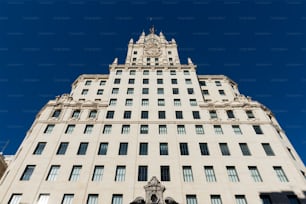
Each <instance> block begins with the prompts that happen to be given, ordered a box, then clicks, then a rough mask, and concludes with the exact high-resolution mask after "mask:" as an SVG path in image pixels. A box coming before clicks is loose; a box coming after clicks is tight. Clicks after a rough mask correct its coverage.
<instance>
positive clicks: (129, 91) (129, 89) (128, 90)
mask: <svg viewBox="0 0 306 204" xmlns="http://www.w3.org/2000/svg"><path fill="white" fill-rule="evenodd" d="M126 93H127V94H128V95H131V94H134V89H133V88H128V89H127V91H126Z"/></svg>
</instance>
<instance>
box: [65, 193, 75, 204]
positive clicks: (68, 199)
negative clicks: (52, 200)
mask: <svg viewBox="0 0 306 204" xmlns="http://www.w3.org/2000/svg"><path fill="white" fill-rule="evenodd" d="M73 197H74V195H73V194H64V196H63V200H62V204H72V202H73Z"/></svg>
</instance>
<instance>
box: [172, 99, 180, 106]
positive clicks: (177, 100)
mask: <svg viewBox="0 0 306 204" xmlns="http://www.w3.org/2000/svg"><path fill="white" fill-rule="evenodd" d="M173 105H174V106H181V105H182V104H181V99H178V98H175V99H173Z"/></svg>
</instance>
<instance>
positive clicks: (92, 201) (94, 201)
mask: <svg viewBox="0 0 306 204" xmlns="http://www.w3.org/2000/svg"><path fill="white" fill-rule="evenodd" d="M98 198H99V196H98V194H89V195H88V197H87V202H86V204H98Z"/></svg>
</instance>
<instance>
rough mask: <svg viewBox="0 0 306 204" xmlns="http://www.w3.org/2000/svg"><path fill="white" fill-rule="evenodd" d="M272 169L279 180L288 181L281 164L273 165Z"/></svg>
mask: <svg viewBox="0 0 306 204" xmlns="http://www.w3.org/2000/svg"><path fill="white" fill-rule="evenodd" d="M273 169H274V171H275V173H276V175H277V177H278V179H279V180H280V182H289V180H288V178H287V176H286V174H285V172H284V170H283V169H282V167H281V166H273Z"/></svg>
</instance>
